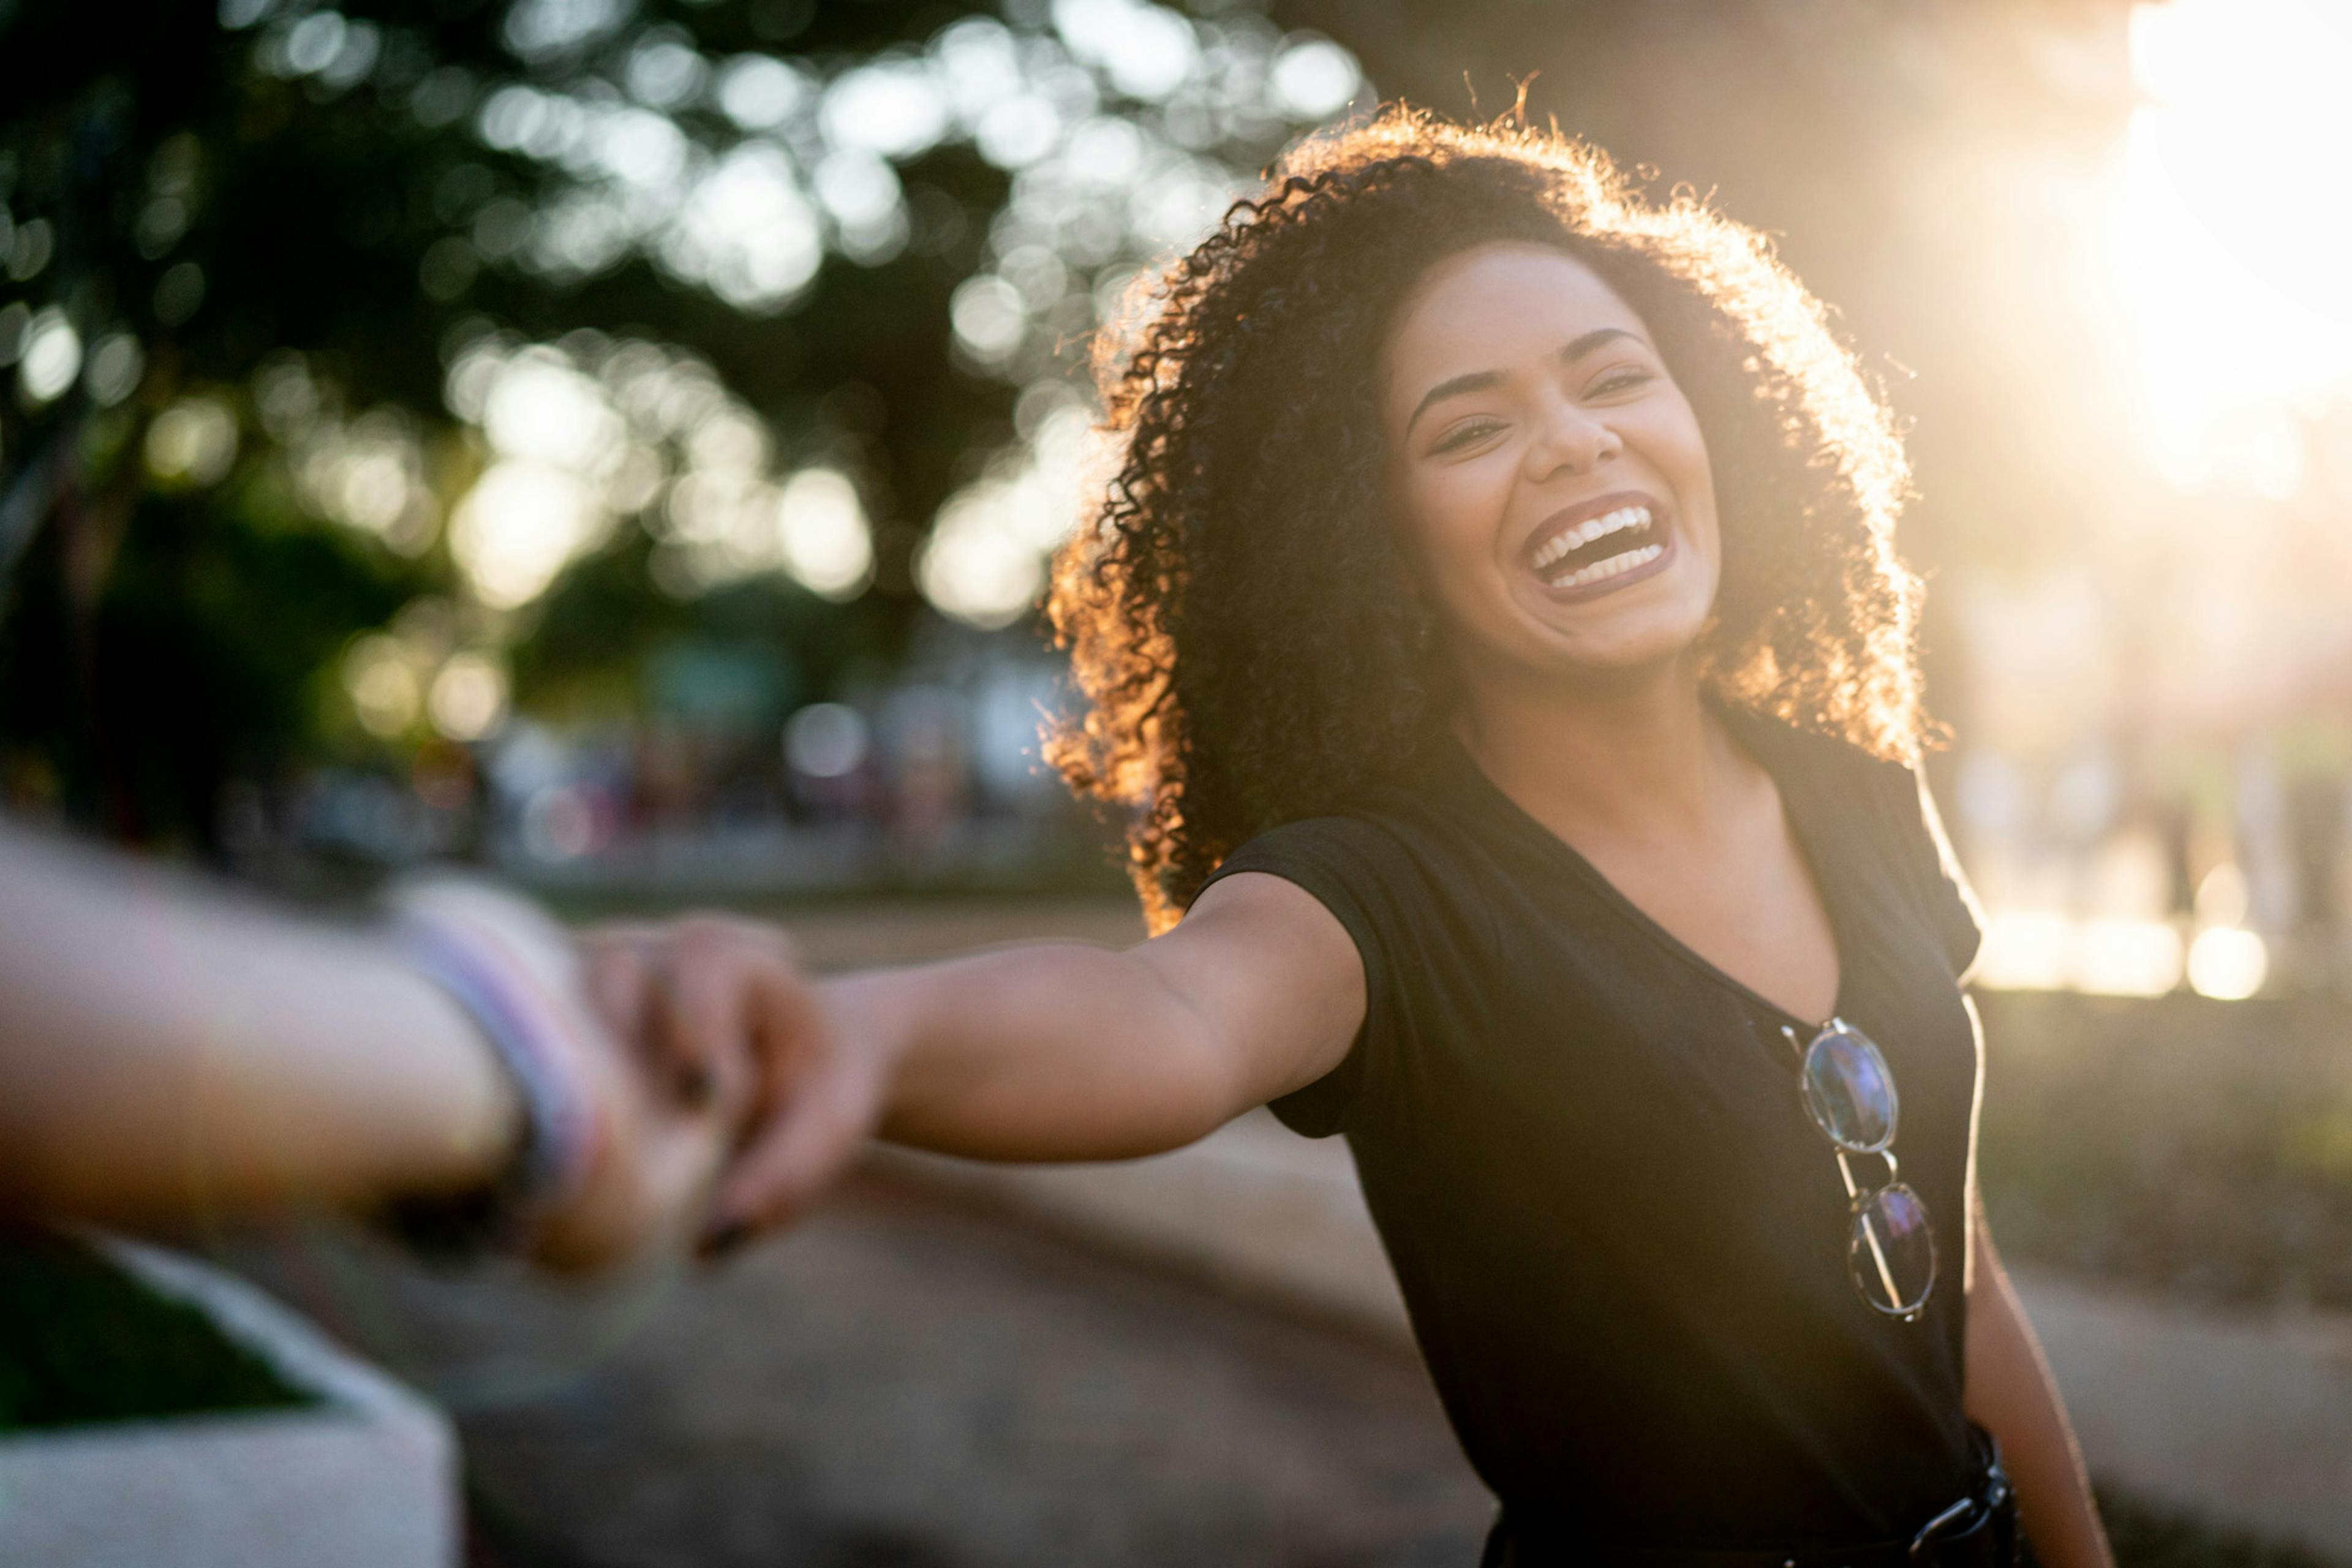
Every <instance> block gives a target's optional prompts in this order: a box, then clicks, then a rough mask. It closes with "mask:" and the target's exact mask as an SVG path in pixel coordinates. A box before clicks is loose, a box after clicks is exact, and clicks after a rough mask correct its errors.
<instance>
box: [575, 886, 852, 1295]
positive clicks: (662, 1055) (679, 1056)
mask: <svg viewBox="0 0 2352 1568" xmlns="http://www.w3.org/2000/svg"><path fill="white" fill-rule="evenodd" d="M581 945H582V949H583V953H584V954H585V957H586V963H587V988H588V993H589V995H590V997H591V998H592V1000H593V1002H594V1004H595V1005H596V1007H597V1009H598V1010H599V1012H600V1013H601V1014H602V1016H603V1017H604V1022H605V1023H606V1025H607V1026H609V1027H610V1028H612V1029H613V1031H614V1033H615V1034H617V1035H619V1036H620V1037H623V1038H625V1039H627V1040H630V1041H633V1042H635V1046H636V1048H637V1052H638V1055H639V1058H640V1060H641V1061H642V1062H643V1063H645V1064H646V1068H647V1069H648V1070H652V1071H657V1072H658V1073H660V1074H666V1075H667V1077H668V1078H669V1079H670V1080H671V1081H672V1082H675V1083H677V1084H681V1085H684V1086H686V1087H687V1089H688V1091H689V1092H693V1093H699V1094H702V1095H705V1096H707V1098H708V1099H709V1102H710V1103H711V1104H712V1105H714V1106H715V1107H718V1108H719V1110H721V1112H722V1113H723V1114H724V1115H725V1116H726V1117H727V1118H728V1121H729V1126H730V1131H731V1132H732V1136H731V1138H730V1140H729V1143H730V1148H731V1150H732V1153H733V1158H732V1159H731V1160H730V1161H729V1163H728V1164H727V1168H726V1170H725V1172H724V1173H723V1174H721V1175H720V1176H719V1179H718V1185H717V1187H716V1189H715V1191H714V1192H713V1193H712V1195H711V1199H710V1204H709V1213H708V1215H707V1217H706V1219H705V1221H704V1223H703V1226H702V1228H701V1236H700V1247H701V1249H702V1250H703V1251H704V1252H705V1253H706V1254H717V1253H720V1252H724V1251H727V1250H729V1249H730V1248H731V1247H734V1246H735V1245H737V1244H738V1243H740V1242H741V1241H743V1240H744V1239H746V1238H748V1237H750V1236H751V1235H752V1234H753V1233H755V1232H757V1231H761V1230H766V1229H772V1228H773V1227H775V1226H782V1225H785V1224H789V1223H790V1222H791V1221H792V1220H793V1218H795V1217H796V1216H797V1215H799V1214H800V1212H801V1211H802V1210H803V1208H804V1207H805V1206H806V1205H807V1204H808V1202H809V1200H810V1199H812V1198H813V1197H814V1196H815V1195H816V1194H817V1193H818V1192H820V1191H821V1190H822V1189H823V1188H824V1186H825V1184H827V1183H829V1182H831V1181H832V1180H833V1179H834V1178H835V1176H836V1175H838V1174H839V1173H841V1171H842V1170H843V1169H844V1168H845V1166H846V1165H847V1164H848V1163H849V1162H850V1161H851V1160H852V1159H854V1158H855V1157H856V1154H857V1152H858V1150H859V1148H860V1146H861V1145H862V1144H863V1143H864V1142H865V1140H866V1137H867V1136H868V1135H869V1134H871V1133H872V1132H873V1131H874V1129H875V1126H876V1124H877V1121H878V1120H879V1119H880V1116H881V1112H882V1107H883V1104H884V1100H885V1098H886V1095H887V1089H888V1080H889V1072H890V1061H889V1053H888V1052H887V1050H885V1049H883V1048H881V1047H879V1045H878V1043H877V1042H878V1037H877V1036H876V1035H875V1034H874V1033H873V1032H872V1031H865V1032H858V1031H853V1030H852V1029H851V1028H850V1027H849V1026H848V1024H849V1020H847V1019H846V1018H845V1017H843V1016H838V1014H837V1012H836V1010H835V1008H834V1007H832V1006H830V1005H828V1004H827V1002H826V999H825V997H824V994H823V993H822V992H821V991H820V989H819V988H818V986H817V985H816V984H815V983H814V981H813V980H812V979H811V978H810V977H809V976H808V974H807V973H805V972H804V971H803V969H802V967H801V965H800V963H799V961H798V958H797V957H796V955H795V954H794V952H793V947H792V943H791V942H790V940H789V939H788V938H787V937H785V935H784V934H783V933H782V931H778V930H776V929H775V928H774V927H772V926H767V925H762V924H760V923H758V922H756V921H746V920H740V919H735V918H731V917H726V916H718V915H696V916H689V917H687V918H685V919H681V920H677V921H669V922H667V923H663V924H658V925H635V924H624V925H607V926H603V927H599V928H595V929H593V930H592V931H588V932H586V933H585V934H584V935H583V938H582V942H581Z"/></svg>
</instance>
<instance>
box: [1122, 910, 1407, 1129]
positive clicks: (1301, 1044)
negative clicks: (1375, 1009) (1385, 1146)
mask: <svg viewBox="0 0 2352 1568" xmlns="http://www.w3.org/2000/svg"><path fill="white" fill-rule="evenodd" d="M1137 956H1138V957H1139V958H1141V959H1142V960H1143V961H1144V962H1145V963H1149V964H1150V965H1151V966H1152V968H1153V969H1154V970H1156V971H1157V972H1158V973H1159V976H1160V979H1161V980H1162V981H1163V982H1164V983H1165V984H1168V985H1169V986H1170V987H1171V989H1172V990H1174V991H1176V992H1177V993H1179V994H1181V996H1182V997H1183V998H1184V1000H1185V1001H1186V1003H1187V1004H1188V1005H1191V1006H1192V1007H1193V1008H1194V1009H1195V1010H1196V1011H1198V1012H1199V1013H1201V1014H1202V1016H1203V1017H1204V1019H1205V1020H1206V1021H1207V1022H1208V1023H1209V1025H1210V1026H1211V1027H1212V1028H1213V1030H1214V1032H1215V1033H1216V1035H1217V1036H1218V1037H1219V1038H1220V1040H1221V1041H1222V1042H1223V1044H1224V1046H1225V1047H1226V1048H1227V1049H1229V1050H1230V1051H1231V1052H1232V1053H1233V1056H1234V1062H1235V1067H1236V1070H1237V1071H1238V1072H1239V1073H1241V1075H1242V1078H1243V1082H1244V1085H1245V1098H1247V1099H1248V1100H1249V1102H1250V1103H1252V1104H1256V1103H1260V1102H1262V1101H1264V1100H1271V1099H1274V1098H1275V1097H1276V1096H1278V1095H1282V1094H1286V1093H1288V1092H1289V1091H1290V1090H1292V1089H1297V1088H1300V1087H1302V1086H1304V1085H1306V1084H1308V1083H1312V1082H1313V1081H1314V1080H1315V1079H1318V1078H1320V1077H1322V1076H1323V1075H1324V1074H1325V1073H1327V1072H1328V1071H1330V1070H1331V1068H1334V1067H1337V1066H1338V1065H1339V1061H1340V1058H1343V1057H1345V1056H1346V1055H1347V1054H1348V1047H1349V1046H1350V1045H1352V1044H1353V1043H1354V1041H1355V1037H1356V1033H1357V1031H1358V1030H1359V1029H1360V1028H1361V1027H1362V1026H1363V1021H1364V1015H1365V1007H1366V1001H1365V992H1364V962H1363V958H1362V956H1361V955H1360V954H1359V953H1358V952H1357V951H1356V943H1355V940H1354V939H1353V938H1352V937H1350V936H1349V934H1348V931H1347V928H1346V927H1345V926H1343V925H1341V924H1340V923H1339V917H1338V916H1336V915H1334V914H1333V913H1332V912H1331V911H1330V910H1328V909H1326V908H1325V907H1324V906H1323V904H1322V902H1321V900H1318V899H1317V898H1316V897H1315V896H1314V895H1313V894H1312V893H1309V892H1308V891H1307V890H1306V889H1304V888H1301V887H1300V886H1298V885H1297V883H1295V882H1292V881H1290V880H1288V879H1285V878H1282V877H1278V876H1276V875H1274V874H1272V873H1270V872H1265V871H1240V872H1236V873H1234V875H1232V876H1230V877H1226V878H1223V879H1220V880H1219V881H1217V882H1214V883H1213V884H1211V885H1210V887H1209V888H1208V889H1206V890H1205V891H1203V892H1202V894H1201V896H1200V897H1199V898H1198V899H1197V900H1194V901H1193V904H1192V909H1191V910H1189V911H1188V912H1187V913H1186V914H1185V916H1184V918H1183V920H1182V921H1179V922H1178V924H1177V926H1176V929H1175V930H1173V931H1169V932H1167V933H1166V934H1164V935H1161V936H1159V937H1155V938H1153V939H1152V940H1151V941H1150V942H1145V943H1144V944H1143V946H1142V947H1140V948H1139V949H1138V950H1137Z"/></svg>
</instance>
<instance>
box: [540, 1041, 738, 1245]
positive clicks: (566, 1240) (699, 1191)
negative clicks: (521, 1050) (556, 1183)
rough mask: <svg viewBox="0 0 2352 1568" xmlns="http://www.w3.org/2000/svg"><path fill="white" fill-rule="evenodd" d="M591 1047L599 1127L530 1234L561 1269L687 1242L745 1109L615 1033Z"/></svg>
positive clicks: (730, 1095) (714, 1083)
mask: <svg viewBox="0 0 2352 1568" xmlns="http://www.w3.org/2000/svg"><path fill="white" fill-rule="evenodd" d="M595 1010H596V1011H597V1012H598V1014H599V1015H600V1016H601V1015H602V1014H603V1011H604V1010H603V1008H602V1007H601V1005H600V1006H598V1007H597V1008H596V1009H595ZM598 1045H599V1046H600V1047H602V1048H601V1049H599V1050H597V1051H596V1052H595V1054H594V1055H593V1057H592V1058H590V1059H589V1060H588V1061H586V1062H585V1063H583V1064H577V1065H579V1066H580V1068H581V1070H582V1074H583V1077H584V1079H586V1081H587V1088H588V1094H589V1099H590V1100H591V1103H592V1104H593V1107H594V1114H595V1116H596V1118H597V1120H598V1122H599V1124H600V1129H601V1135H600V1137H599V1138H598V1141H597V1144H596V1152H595V1155H594V1157H593V1160H592V1161H591V1163H590V1164H589V1167H588V1171H587V1173H586V1176H585V1177H584V1179H583V1181H582V1182H581V1183H580V1184H579V1185H578V1187H577V1188H576V1189H574V1191H573V1192H572V1195H571V1197H570V1198H569V1200H568V1201H567V1202H565V1203H564V1205H562V1207H561V1208H560V1209H558V1210H556V1211H555V1212H554V1213H552V1214H551V1215H547V1216H545V1217H544V1218H543V1219H541V1220H540V1221H539V1222H538V1223H537V1224H536V1225H534V1226H532V1228H531V1230H530V1234H529V1236H528V1237H527V1250H528V1252H529V1255H530V1258H531V1260H532V1261H533V1262H535V1263H538V1264H541V1265H542V1266H544V1267H547V1268H556V1269H560V1270H563V1271H567V1272H583V1271H592V1270H596V1269H601V1268H609V1267H612V1266H614V1265H618V1264H625V1263H627V1262H630V1261H633V1260H635V1259H640V1258H647V1257H652V1256H659V1255H661V1254H665V1253H667V1254H671V1255H676V1254H679V1253H683V1252H685V1251H686V1250H688V1248H689V1247H692V1246H694V1245H695V1244H696V1242H697V1241H698V1238H699V1236H700V1232H701V1226H702V1215H703V1213H704V1210H705V1208H706V1206H707V1205H708V1204H709V1197H710V1192H711V1188H712V1186H713V1184H715V1183H716V1182H717V1180H718V1179H719V1172H720V1171H721V1170H722V1169H723V1168H724V1166H725V1163H726V1159H727V1155H728V1152H729V1151H730V1147H731V1146H732V1141H733V1133H734V1128H735V1125H736V1123H737V1121H739V1120H740V1117H741V1114H742V1107H741V1093H740V1088H739V1087H737V1086H735V1085H732V1084H730V1083H728V1082H724V1081H721V1080H719V1079H715V1078H713V1077H711V1076H710V1075H707V1074H697V1073H694V1072H690V1071H682V1070H680V1069H679V1068H677V1064H676V1062H675V1060H674V1059H673V1058H671V1057H670V1056H669V1055H668V1054H667V1053H666V1052H658V1051H656V1050H651V1049H649V1048H648V1047H647V1046H646V1043H644V1042H640V1041H637V1040H634V1039H630V1038H628V1037H625V1036H624V1035H622V1034H621V1033H620V1032H619V1031H618V1030H615V1031H614V1033H613V1035H612V1037H610V1038H608V1039H604V1040H602V1041H599V1042H598Z"/></svg>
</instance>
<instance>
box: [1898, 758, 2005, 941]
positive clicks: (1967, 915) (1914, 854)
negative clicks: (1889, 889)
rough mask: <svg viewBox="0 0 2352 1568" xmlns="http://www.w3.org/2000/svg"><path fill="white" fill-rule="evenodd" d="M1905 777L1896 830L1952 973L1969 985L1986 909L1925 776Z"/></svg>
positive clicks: (1906, 771) (1913, 773) (1909, 772)
mask: <svg viewBox="0 0 2352 1568" xmlns="http://www.w3.org/2000/svg"><path fill="white" fill-rule="evenodd" d="M1902 773H1903V775H1904V780H1903V784H1902V785H1901V787H1900V789H1899V790H1898V792H1897V793H1898V795H1899V796H1900V798H1899V800H1898V801H1897V802H1896V803H1895V808H1894V809H1895V816H1896V818H1897V828H1898V831H1899V832H1901V833H1902V834H1903V836H1904V837H1905V839H1906V842H1907V845H1908V847H1909V858H1910V860H1911V863H1912V867H1913V871H1914V875H1915V876H1916V879H1917V883H1918V887H1919V890H1920V894H1921V897H1922V898H1923V899H1924V900H1926V903H1927V913H1928V916H1929V918H1930V919H1931V920H1932V921H1934V922H1935V926H1936V934H1937V937H1938V938H1939V939H1940V940H1941V941H1942V942H1943V944H1944V955H1945V956H1946V957H1947V958H1948V959H1950V960H1951V964H1952V973H1953V974H1955V975H1956V976H1958V978H1959V979H1960V980H1961V981H1962V982H1964V983H1965V982H1966V981H1967V980H1968V978H1969V971H1970V969H1971V968H1972V967H1973V966H1974V965H1975V963H1976V960H1977V954H1978V952H1979V950H1980V949H1981V948H1982V947H1983V946H1984V908H1983V906H1982V905H1981V904H1979V902H1978V901H1977V894H1976V889H1974V888H1973V887H1971V886H1969V875H1968V872H1967V871H1966V870H1964V869H1962V868H1961V866H1960V859H1959V857H1958V855H1956V854H1954V853H1953V851H1952V840H1951V837H1950V835H1948V834H1947V833H1946V832H1945V831H1944V819H1943V816H1942V814H1941V813H1939V812H1938V811H1937V809H1936V797H1935V795H1934V794H1933V793H1932V792H1931V791H1930V790H1929V789H1928V788H1927V778H1926V776H1925V775H1924V774H1922V773H1919V772H1918V771H1917V770H1916V769H1911V768H1905V769H1903V770H1902Z"/></svg>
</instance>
